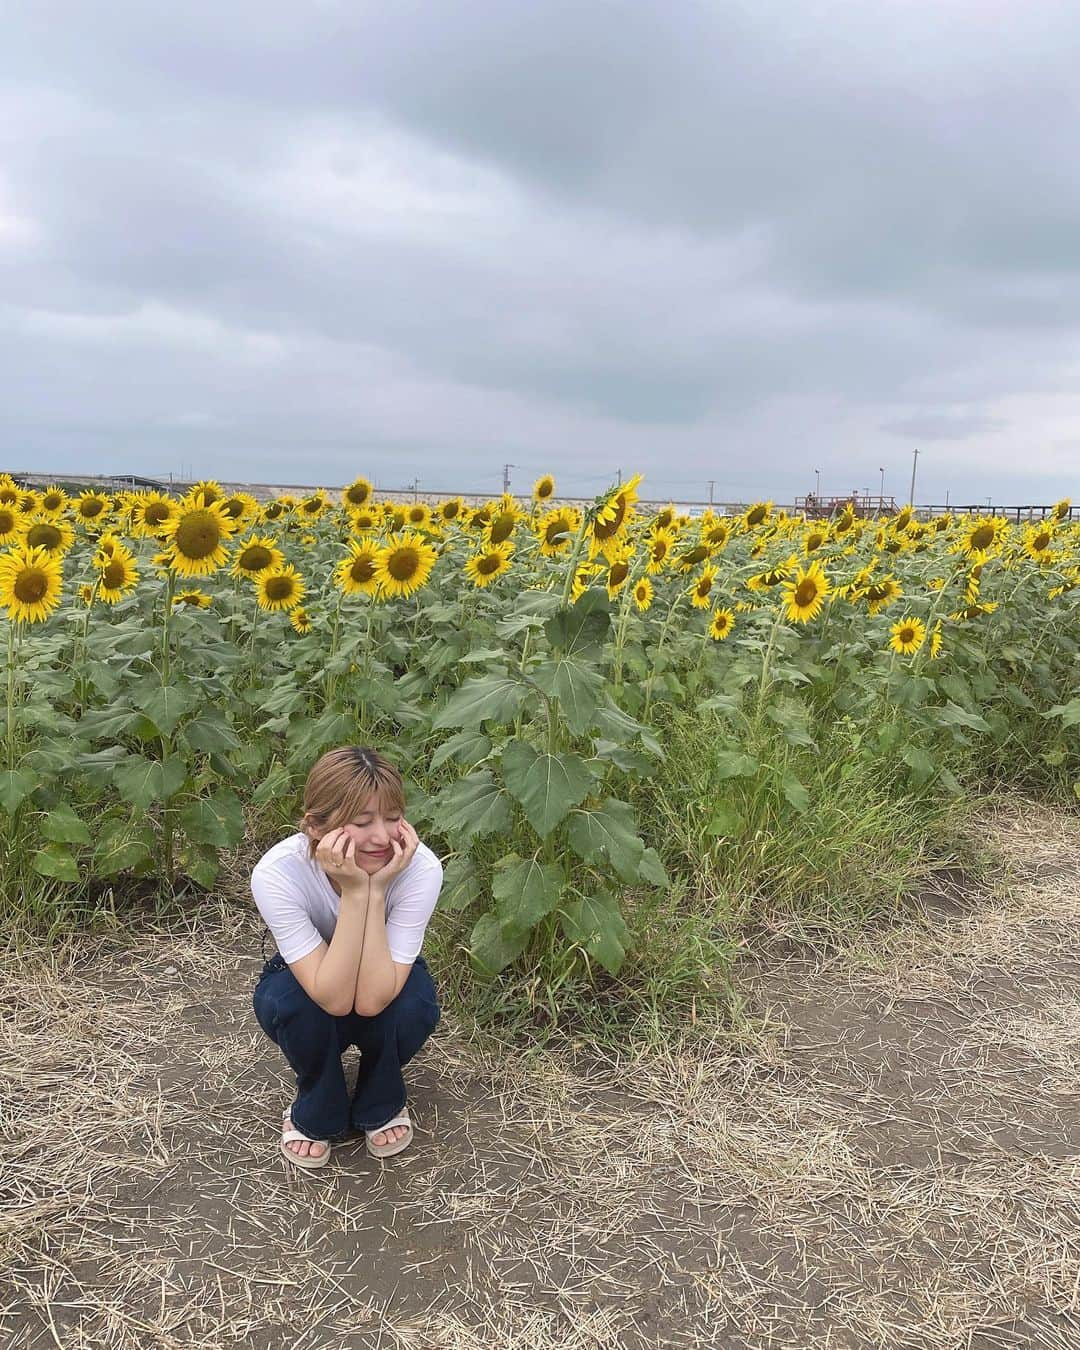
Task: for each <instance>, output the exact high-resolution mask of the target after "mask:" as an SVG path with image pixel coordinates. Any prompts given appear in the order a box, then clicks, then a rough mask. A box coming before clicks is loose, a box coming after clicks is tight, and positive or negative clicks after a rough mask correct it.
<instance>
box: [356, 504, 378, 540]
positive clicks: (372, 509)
mask: <svg viewBox="0 0 1080 1350" xmlns="http://www.w3.org/2000/svg"><path fill="white" fill-rule="evenodd" d="M381 524H382V512H381V511H380V510H379V509H378V507H377V506H360V507H357V509H356V510H355V511H350V512H349V529H350V530H352V531H353V532H354V533H356V534H370V533H371V532H372V531H373V530H377V529H378V528H379V526H380V525H381Z"/></svg>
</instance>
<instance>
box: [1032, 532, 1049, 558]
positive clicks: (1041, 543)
mask: <svg viewBox="0 0 1080 1350" xmlns="http://www.w3.org/2000/svg"><path fill="white" fill-rule="evenodd" d="M1033 542H1034V545H1035V549H1036V551H1037V552H1039V553H1041V552H1042V551H1043V549H1046V548H1049V547H1050V535H1049V533H1048V532H1047V531H1046V530H1043V531H1042V533H1041V534H1037V535H1036V536H1035V539H1034V541H1033Z"/></svg>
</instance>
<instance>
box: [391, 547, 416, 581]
mask: <svg viewBox="0 0 1080 1350" xmlns="http://www.w3.org/2000/svg"><path fill="white" fill-rule="evenodd" d="M419 567H420V555H419V553H417V551H416V549H414V548H399V549H395V550H394V552H393V553H391V555H390V558H389V561H388V562H387V564H386V570H387V571H388V572H389V573H390V575H391V576H392V577H393V578H394V580H395V581H409V580H411V579H412V578H413V577H414V576H415V575H416V573H417V570H418V569H419Z"/></svg>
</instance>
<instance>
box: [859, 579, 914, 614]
mask: <svg viewBox="0 0 1080 1350" xmlns="http://www.w3.org/2000/svg"><path fill="white" fill-rule="evenodd" d="M903 590H904V588H903V587H902V586H901V585H900V583H899V582H898V581H897V579H896V578H895V577H882V578H881V580H880V581H875V582H874V583H873V584H872V585H870V586H867V588H866V589H865V590H864V591H863V599H864V600H865V601H866V609H867V612H868V613H869V614H870V615H874V614H880V612H881V611H882V610H883V609H886V608H887V607H888V606H889V605H891V604H892V603H893V601H894V600H899V598H900V596H901V595H902V594H903Z"/></svg>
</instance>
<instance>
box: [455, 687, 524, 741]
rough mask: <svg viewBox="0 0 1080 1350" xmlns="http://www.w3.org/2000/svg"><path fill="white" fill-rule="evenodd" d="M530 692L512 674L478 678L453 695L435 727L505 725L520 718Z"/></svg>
mask: <svg viewBox="0 0 1080 1350" xmlns="http://www.w3.org/2000/svg"><path fill="white" fill-rule="evenodd" d="M526 693H527V688H526V686H525V685H524V684H522V682H521V681H520V680H518V679H516V678H514V677H512V676H510V675H480V676H477V677H476V678H475V679H472V680H466V681H465V683H464V684H463V685H462V686H461V688H460V689H458V690H456V691H455V692H454V693H453V694H451V695H450V698H449V700H448V701H447V704H446V707H445V708H443V710H442V712H440V713H439V715H438V716H437V717H436V718H435V720H434V722H432V724H431V725H432V727H433V728H434V729H435V730H436V731H437V730H439V729H440V728H442V727H478V726H480V725H481V723H483V722H496V723H498V724H499V725H500V726H505V725H506V724H507V723H508V722H512V721H513V720H514V718H515V717H516V716H517V714H518V712H519V711H520V709H521V705H522V703H523V702H524V701H525V695H526Z"/></svg>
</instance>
